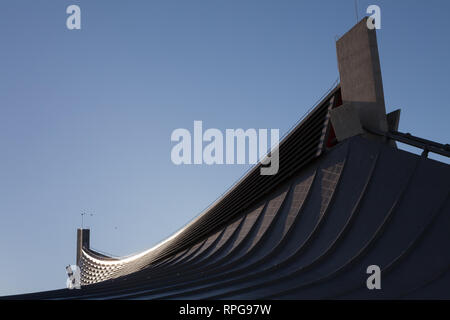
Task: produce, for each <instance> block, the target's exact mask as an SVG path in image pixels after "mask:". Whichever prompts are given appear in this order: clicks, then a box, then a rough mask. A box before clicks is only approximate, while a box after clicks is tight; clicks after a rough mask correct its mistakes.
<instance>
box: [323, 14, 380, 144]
mask: <svg viewBox="0 0 450 320" xmlns="http://www.w3.org/2000/svg"><path fill="white" fill-rule="evenodd" d="M336 52H337V59H338V67H339V75H340V84H341V93H342V106H340V107H338V108H336V109H334V110H332V112H331V121H332V124H333V127H334V129H335V132H336V137H337V139H338V141H342V140H344V139H346V138H349V137H351V136H355V135H358V134H364V135H367V136H369V137H371V138H374V137H373V136H371V135H369V134H367V133H365V132H364V130H363V127H368V128H373V129H377V130H379V131H383V132H386V131H388V123H387V120H386V107H385V103H384V92H383V82H382V78H381V68H380V58H379V54H378V45H377V38H376V31H375V29H369V28H368V27H367V17H366V18H364V19H362V20H361V21H360V22H359V23H357V24H356V25H355V26H354V27H353V28H351V29H350V30H349V31H348V32H347V33H346V34H344V35H343V36H342V37H341V38H340V39H339V40H338V41H337V42H336Z"/></svg>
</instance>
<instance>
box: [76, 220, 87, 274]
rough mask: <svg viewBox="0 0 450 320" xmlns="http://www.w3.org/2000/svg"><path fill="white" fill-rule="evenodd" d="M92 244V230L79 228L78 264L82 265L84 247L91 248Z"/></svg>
mask: <svg viewBox="0 0 450 320" xmlns="http://www.w3.org/2000/svg"><path fill="white" fill-rule="evenodd" d="M89 245H90V230H89V229H81V228H79V229H77V266H79V267H80V266H81V265H80V262H81V256H82V252H81V251H82V249H83V248H86V249H89Z"/></svg>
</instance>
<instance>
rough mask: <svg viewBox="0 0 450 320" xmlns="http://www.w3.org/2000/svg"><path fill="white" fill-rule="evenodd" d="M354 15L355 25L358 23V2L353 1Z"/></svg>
mask: <svg viewBox="0 0 450 320" xmlns="http://www.w3.org/2000/svg"><path fill="white" fill-rule="evenodd" d="M355 15H356V23H358V20H359V18H358V0H355Z"/></svg>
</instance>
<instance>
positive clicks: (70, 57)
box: [0, 0, 450, 295]
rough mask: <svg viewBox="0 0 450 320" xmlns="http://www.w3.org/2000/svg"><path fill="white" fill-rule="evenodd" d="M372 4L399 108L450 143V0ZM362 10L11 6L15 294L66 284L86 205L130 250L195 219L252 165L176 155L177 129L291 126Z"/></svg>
mask: <svg viewBox="0 0 450 320" xmlns="http://www.w3.org/2000/svg"><path fill="white" fill-rule="evenodd" d="M71 4H77V5H79V6H80V7H81V15H82V25H81V26H82V29H81V30H74V31H70V30H68V29H67V28H66V18H67V16H68V15H67V14H66V13H65V11H66V8H67V6H69V5H71ZM370 4H377V5H379V6H380V7H381V14H382V17H381V30H379V31H378V44H379V50H380V59H381V68H382V74H383V81H384V89H385V99H386V108H387V111H388V112H390V111H392V110H395V109H397V108H401V109H402V117H401V121H400V130H401V131H405V132H411V133H413V134H415V135H418V136H421V137H424V138H428V139H432V140H436V141H438V142H442V143H449V142H450V133H449V127H448V123H449V119H450V111H449V102H448V91H449V89H450V80H449V74H450V63H449V61H448V59H449V57H450V40H449V39H450V38H449V37H448V12H449V11H450V3H449V2H448V1H363V0H360V1H359V5H358V8H359V12H358V13H359V16H360V17H362V16H363V15H364V14H365V9H366V8H367V6H368V5H370ZM355 21H356V17H355V6H354V1H353V0H343V1H331V0H330V1H287V0H283V1H275V0H273V1H261V0H255V1H248V0H239V1H238V0H235V1H210V0H202V1H198V0H191V1H167V0H165V1H132V2H131V1H129V2H126V1H99V0H98V1H75V0H72V1H65V0H64V1H62V0H58V1H56V0H53V1H21V0H16V1H8V3H2V6H1V10H0V39H1V42H2V46H1V47H2V49H1V50H0V70H1V76H0V156H1V157H0V218H1V226H2V232H1V233H0V250H1V252H2V258H1V260H0V295H4V294H14V293H22V292H31V291H37V290H48V289H56V288H62V287H65V281H66V273H65V269H64V267H65V266H66V265H68V264H73V263H74V262H75V249H76V243H75V240H76V228H77V227H79V226H80V223H81V219H80V213H81V212H83V211H87V212H91V213H93V214H94V216H92V217H87V218H86V222H85V224H86V225H88V226H89V227H90V228H91V244H92V247H93V248H96V249H100V250H102V251H105V252H108V253H112V254H115V255H127V254H130V253H134V252H138V251H141V250H144V249H147V248H149V247H151V246H152V245H154V244H156V243H158V242H159V241H161V240H163V239H164V238H166V237H167V236H169V235H170V234H172V233H173V232H175V231H176V230H178V229H179V228H180V227H181V226H183V225H184V224H185V223H187V222H188V221H190V220H191V219H192V218H193V217H194V216H196V215H197V214H199V213H200V212H201V211H202V210H203V209H204V208H205V207H206V206H207V205H208V204H209V203H210V202H212V201H213V200H214V199H216V198H217V197H218V196H219V195H220V194H221V193H222V192H223V191H224V190H225V189H226V188H228V187H229V186H230V185H231V184H233V182H234V181H236V180H237V179H238V178H239V177H240V176H241V175H242V174H243V173H244V172H245V171H246V170H247V169H248V166H245V165H229V166H225V165H222V166H207V165H201V166H194V165H191V166H175V165H174V164H173V163H172V162H171V160H170V151H171V148H172V147H173V145H174V143H172V142H171V141H170V136H171V133H172V131H173V130H174V129H176V128H188V129H190V130H192V126H193V121H194V120H202V121H203V125H204V127H205V128H219V129H221V130H225V129H226V128H279V129H280V133H281V134H283V133H285V132H286V131H287V130H288V129H289V128H290V127H291V126H292V125H293V124H294V123H295V122H296V120H297V119H299V118H300V117H301V116H302V115H303V114H304V113H305V111H306V110H307V109H309V108H310V107H311V106H312V105H313V104H314V102H316V101H317V99H318V98H319V97H320V96H321V95H322V94H323V93H324V92H325V91H327V90H328V89H329V88H330V86H331V85H332V84H333V82H334V81H335V80H336V79H337V78H338V71H337V63H336V55H335V38H336V36H340V35H342V34H343V33H345V32H346V31H347V30H348V29H349V28H350V27H351V26H352V25H353V24H354V23H355ZM439 159H441V160H442V158H439Z"/></svg>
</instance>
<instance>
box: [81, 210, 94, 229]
mask: <svg viewBox="0 0 450 320" xmlns="http://www.w3.org/2000/svg"><path fill="white" fill-rule="evenodd" d="M85 215H89V216H91V217H92V216H93V215H94V214H93V213H87V212H82V213H81V229H84V216H85Z"/></svg>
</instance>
